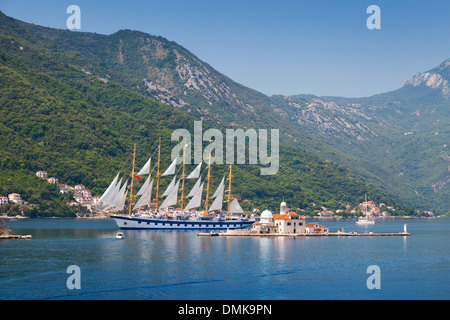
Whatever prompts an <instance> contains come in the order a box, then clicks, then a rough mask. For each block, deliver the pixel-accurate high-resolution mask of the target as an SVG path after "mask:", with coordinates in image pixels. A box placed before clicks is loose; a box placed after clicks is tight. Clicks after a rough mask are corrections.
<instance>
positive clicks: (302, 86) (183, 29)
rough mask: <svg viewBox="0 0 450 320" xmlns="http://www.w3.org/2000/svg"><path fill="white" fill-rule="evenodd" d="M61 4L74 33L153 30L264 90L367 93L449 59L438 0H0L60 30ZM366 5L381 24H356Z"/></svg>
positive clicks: (445, 4) (448, 32)
mask: <svg viewBox="0 0 450 320" xmlns="http://www.w3.org/2000/svg"><path fill="white" fill-rule="evenodd" d="M71 4H76V5H78V6H79V7H80V8H81V31H86V32H97V33H102V34H111V33H114V32H116V31H118V30H120V29H132V30H139V31H143V32H147V33H150V34H153V35H160V36H163V37H165V38H167V39H169V40H172V41H175V42H177V43H179V44H181V45H182V46H184V47H185V48H186V49H188V50H190V51H191V52H193V53H194V54H195V55H197V56H198V57H199V58H200V59H201V60H203V61H205V62H207V63H209V64H210V65H211V66H212V67H214V68H215V69H217V70H218V71H220V72H222V73H223V74H225V75H227V76H229V77H230V78H232V79H233V80H235V81H237V82H239V83H241V84H243V85H245V86H248V87H250V88H253V89H256V90H258V91H261V92H263V93H265V94H267V95H272V94H284V95H294V94H301V93H308V94H309V93H310V94H317V95H335V96H345V97H361V96H370V95H372V94H376V93H382V92H387V91H391V90H395V89H397V88H399V87H401V86H402V84H403V81H404V80H406V79H408V78H410V77H411V76H413V75H414V74H416V73H418V72H423V71H426V70H429V69H431V68H433V67H435V66H437V65H438V64H439V63H441V62H443V61H444V60H446V59H448V58H450V1H442V0H439V1H438V0H426V1H425V0H370V1H368V0H341V1H337V0H308V1H301V0H290V1H288V0H277V1H267V0H255V1H253V0H239V1H236V0H192V1H188V0H164V1H161V0H159V1H153V0H145V1H143V0H142V1H140V0H129V1H114V0H109V1H105V0H89V1H86V0H70V1H66V0H46V1H24V0H0V10H2V11H3V12H4V13H5V14H7V15H8V16H11V17H14V18H17V19H20V20H23V21H26V22H31V23H35V24H39V25H43V26H48V27H53V28H61V29H65V28H66V20H67V18H68V16H69V15H68V14H67V13H66V8H67V7H68V6H69V5H71ZM372 4H375V5H378V6H379V7H380V9H381V30H369V29H368V28H367V27H366V20H367V18H368V17H369V16H370V14H367V13H366V9H367V7H368V6H369V5H372Z"/></svg>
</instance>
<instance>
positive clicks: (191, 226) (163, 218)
mask: <svg viewBox="0 0 450 320" xmlns="http://www.w3.org/2000/svg"><path fill="white" fill-rule="evenodd" d="M151 158H152V157H150V158H149V159H148V161H147V162H146V163H145V165H144V166H143V167H142V169H141V170H140V171H139V172H138V173H137V174H136V173H135V163H136V145H135V146H134V152H133V162H132V172H131V176H130V177H131V182H130V184H129V186H128V179H126V181H125V182H123V177H122V178H121V179H120V180H119V177H120V172H119V173H118V174H117V175H116V177H115V178H114V180H113V181H112V182H111V184H110V185H109V187H108V188H107V189H106V191H105V192H104V194H103V195H102V197H101V198H100V200H99V201H98V203H97V209H98V210H100V211H102V212H106V213H108V214H109V215H110V217H111V218H112V219H114V220H115V222H116V223H117V225H118V227H119V228H120V229H123V230H127V229H128V230H143V229H151V230H226V229H241V228H249V227H251V225H252V224H253V223H254V222H255V220H254V219H249V218H247V217H245V216H244V215H243V212H244V211H243V210H242V208H241V206H240V205H239V202H238V199H237V198H234V199H233V198H232V193H231V181H232V165H230V167H229V174H228V190H225V184H226V183H225V182H226V180H225V176H224V177H223V178H222V180H221V182H220V184H219V186H218V187H217V188H216V190H215V192H214V194H213V195H212V196H210V192H209V190H210V180H211V155H210V157H209V163H208V167H207V177H206V198H205V200H204V210H203V211H197V210H194V209H199V208H201V207H202V204H203V201H202V197H203V193H204V192H203V191H204V185H205V183H204V182H202V178H201V167H202V163H200V164H198V165H197V167H196V168H195V169H194V170H193V171H192V172H191V173H190V174H189V175H186V173H185V158H186V147H185V148H184V150H183V161H182V173H181V177H180V178H177V172H176V166H177V159H175V160H174V161H173V162H172V164H171V165H170V166H169V167H168V168H167V170H166V171H164V173H162V174H161V173H160V158H161V140H160V142H159V146H158V161H157V164H156V166H155V167H154V168H153V170H151ZM155 169H156V181H155V179H153V178H152V173H153V171H154V170H155ZM172 175H173V178H172V180H171V182H170V184H169V186H168V187H167V188H166V190H165V191H164V192H163V194H162V195H160V190H159V187H160V180H161V178H164V177H166V176H172ZM144 176H147V178H146V179H145V182H144V183H143V184H142V186H141V187H140V188H139V191H138V192H137V193H136V194H135V195H134V194H133V190H134V186H135V182H136V180H142V179H143V178H142V177H144ZM186 179H197V181H196V183H195V185H194V186H193V188H192V189H191V190H190V192H189V193H188V194H187V195H186V194H185V183H186ZM154 185H155V191H156V195H155V198H154V202H152V191H153V189H154V188H153V187H154ZM180 187H181V196H180V199H179V200H178V195H179V193H180ZM225 193H226V195H225ZM224 196H226V197H227V210H226V211H225V212H224V211H223V205H224ZM127 199H128V214H118V212H123V211H124V210H125V204H126V201H127ZM161 201H162V202H161ZM211 201H212V203H211V205H210V202H211ZM160 202H161V203H160ZM186 202H187V204H186V206H185V203H186ZM177 204H179V208H177V209H175V208H174V207H173V206H175V205H177Z"/></svg>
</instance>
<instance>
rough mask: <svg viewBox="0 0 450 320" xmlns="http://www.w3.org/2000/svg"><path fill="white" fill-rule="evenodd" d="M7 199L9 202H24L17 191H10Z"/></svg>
mask: <svg viewBox="0 0 450 320" xmlns="http://www.w3.org/2000/svg"><path fill="white" fill-rule="evenodd" d="M8 199H9V202H11V203H15V204H23V203H24V201H23V200H22V197H21V195H20V194H18V193H10V194H9V195H8Z"/></svg>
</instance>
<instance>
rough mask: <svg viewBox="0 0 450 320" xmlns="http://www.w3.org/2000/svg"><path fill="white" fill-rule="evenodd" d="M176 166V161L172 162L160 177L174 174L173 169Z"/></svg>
mask: <svg viewBox="0 0 450 320" xmlns="http://www.w3.org/2000/svg"><path fill="white" fill-rule="evenodd" d="M176 165H177V159H175V160H173V162H172V164H171V165H170V166H169V167H168V168H167V170H166V171H164V173H163V174H162V175H161V176H162V177H164V176H168V175H172V174H175V167H176Z"/></svg>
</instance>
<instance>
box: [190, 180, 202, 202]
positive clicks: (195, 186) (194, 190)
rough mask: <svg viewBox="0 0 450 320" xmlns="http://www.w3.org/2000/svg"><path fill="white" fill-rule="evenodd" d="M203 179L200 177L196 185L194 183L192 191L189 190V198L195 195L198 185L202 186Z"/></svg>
mask: <svg viewBox="0 0 450 320" xmlns="http://www.w3.org/2000/svg"><path fill="white" fill-rule="evenodd" d="M201 180H202V178H199V179H198V180H197V182H196V183H195V185H194V187H193V188H192V190H191V192H189V194H188V198H190V197H193V196H194V194H195V192H196V191H197V189H198V187H200V183H201V182H202V181H201Z"/></svg>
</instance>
